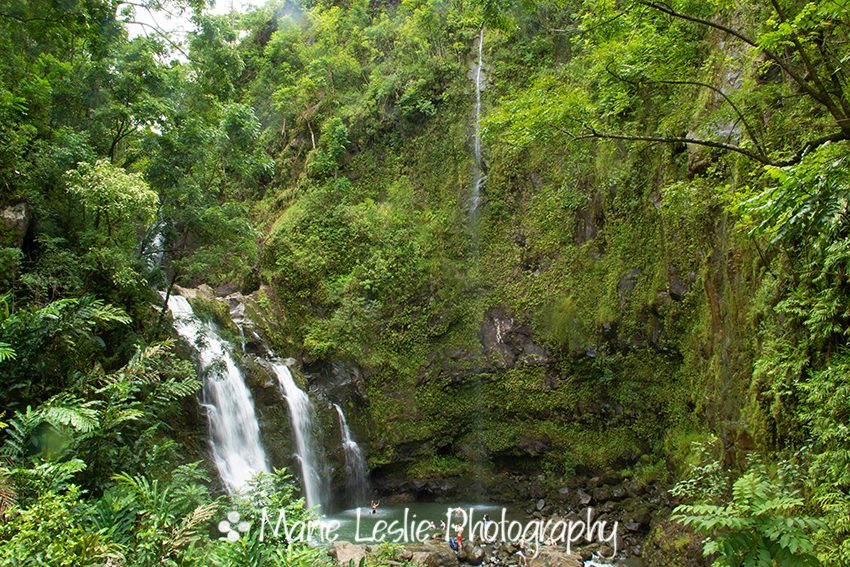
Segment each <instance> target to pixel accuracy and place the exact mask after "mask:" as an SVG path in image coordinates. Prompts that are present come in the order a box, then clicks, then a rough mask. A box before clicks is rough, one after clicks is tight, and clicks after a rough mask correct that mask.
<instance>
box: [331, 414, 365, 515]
mask: <svg viewBox="0 0 850 567" xmlns="http://www.w3.org/2000/svg"><path fill="white" fill-rule="evenodd" d="M334 408H336V413H337V415H338V416H339V429H340V432H341V434H342V451H343V453H344V456H345V490H346V496H347V498H348V503H349V504H350V505H352V506H354V507H359V506H365V505H366V500H367V499H368V498H369V470H368V468H367V467H366V458H365V457H364V456H363V450H362V449H361V448H360V445H358V444H357V441H355V440H354V437H353V436H352V434H351V429H349V427H348V421H347V420H346V419H345V413H344V412H343V411H342V408H341V407H340V406H339V404H334Z"/></svg>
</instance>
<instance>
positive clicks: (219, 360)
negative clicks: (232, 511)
mask: <svg viewBox="0 0 850 567" xmlns="http://www.w3.org/2000/svg"><path fill="white" fill-rule="evenodd" d="M163 296H164V294H163ZM168 309H169V310H170V311H171V313H172V315H173V316H174V328H175V329H176V330H177V333H178V334H179V335H180V336H181V337H183V339H185V340H186V341H187V342H188V343H189V344H190V345H191V346H192V348H194V349H195V350H196V351H197V353H198V358H199V362H200V368H201V371H202V372H203V373H204V375H205V376H204V397H205V402H204V404H203V405H204V407H205V408H206V410H207V417H208V419H209V425H210V445H211V446H212V451H213V458H214V459H215V465H216V467H217V468H218V472H219V475H221V479H222V480H223V481H224V484H225V486H226V487H227V490H228V491H230V492H234V491H237V490H239V489H241V488H244V487H245V486H246V485H247V483H248V481H249V480H250V479H251V477H253V476H254V475H255V474H257V473H259V472H269V466H268V462H267V459H266V452H265V450H264V449H263V445H262V442H261V441H260V426H259V424H258V422H257V416H256V413H255V412H254V400H253V399H252V397H251V392H250V390H248V387H247V386H246V385H245V378H244V376H243V375H242V371H241V370H240V369H239V367H238V366H237V365H236V362H235V361H234V360H233V357H232V356H231V355H230V351H229V348H228V346H227V344H226V343H225V341H224V340H223V339H222V338H221V337H220V336H219V335H218V333H217V332H216V329H215V327H214V326H213V325H212V324H210V323H205V322H203V321H201V320H200V319H198V318H197V317H196V316H195V313H194V312H193V311H192V306H191V305H189V302H188V301H187V300H186V298H185V297H182V296H180V295H172V296H171V297H169V299H168Z"/></svg>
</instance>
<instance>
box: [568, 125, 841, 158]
mask: <svg viewBox="0 0 850 567" xmlns="http://www.w3.org/2000/svg"><path fill="white" fill-rule="evenodd" d="M585 128H587V129H588V130H589V132H588V133H587V134H580V135H577V136H576V135H573V134H570V133H567V134H568V135H569V136H570V137H571V138H572V139H573V140H588V139H593V138H597V139H605V140H626V141H631V142H660V143H663V144H688V145H695V146H705V147H708V148H715V149H718V150H726V151H730V152H735V153H738V154H741V155H743V156H745V157H748V158H750V159H751V160H754V161H757V162H758V163H761V164H764V165H770V166H774V167H786V166H789V165H795V164H798V163H800V161H801V160H802V159H803V157H805V155H806V154H807V153H809V152H810V151H812V150H814V149H815V148H818V147H820V146H822V145H824V144H826V143H828V142H838V141H841V140H848V139H850V134H848V133H847V132H845V131H843V130H841V131H838V132H835V133H834V134H829V135H827V136H822V137H820V138H815V139H814V140H810V141H809V142H806V144H805V145H804V146H803V147H802V148H801V149H800V150H799V151H798V152H797V153H796V154H794V155H793V156H791V157H790V158H788V159H785V160H781V161H776V160H772V159H770V158H769V157H767V156H764V155H761V154H759V153H757V152H754V151H752V150H748V149H747V148H743V147H741V146H737V145H735V144H727V143H723V142H716V141H714V140H699V139H697V138H689V137H687V136H669V137H668V136H638V135H632V134H614V133H610V132H598V131H596V129H594V128H593V127H592V126H587V125H585Z"/></svg>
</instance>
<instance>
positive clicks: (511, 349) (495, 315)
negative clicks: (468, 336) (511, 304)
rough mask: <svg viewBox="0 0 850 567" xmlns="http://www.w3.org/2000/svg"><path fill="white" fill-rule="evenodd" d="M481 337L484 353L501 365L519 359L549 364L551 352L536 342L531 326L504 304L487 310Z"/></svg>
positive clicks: (520, 360) (530, 362)
mask: <svg viewBox="0 0 850 567" xmlns="http://www.w3.org/2000/svg"><path fill="white" fill-rule="evenodd" d="M478 338H479V339H480V340H481V346H482V348H483V349H484V354H485V355H487V356H489V357H490V358H491V359H492V360H493V362H494V363H495V364H496V366H498V367H502V368H510V367H512V366H514V365H516V364H517V363H520V362H522V363H525V364H546V362H547V361H548V360H549V353H548V352H546V350H545V349H544V348H542V347H540V346H539V345H537V344H536V343H535V342H534V339H533V337H532V331H531V326H530V325H528V324H527V323H525V322H524V321H521V320H518V319H517V318H515V317H513V316H512V315H510V314H509V313H508V312H507V311H506V310H505V309H504V308H502V307H492V308H490V309H488V310H487V312H486V313H485V314H484V323H483V324H482V325H481V329H480V330H479V332H478Z"/></svg>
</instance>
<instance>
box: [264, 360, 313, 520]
mask: <svg viewBox="0 0 850 567" xmlns="http://www.w3.org/2000/svg"><path fill="white" fill-rule="evenodd" d="M271 366H272V369H273V370H274V373H275V375H276V376H277V381H278V384H279V385H280V390H281V393H282V394H283V396H284V398H286V403H287V405H288V406H289V419H290V422H291V423H292V433H293V436H294V437H295V446H296V454H295V456H296V457H297V458H298V462H299V464H300V465H301V482H302V485H303V486H304V498H305V499H306V500H307V506H308V507H310V508H312V507H314V506H322V504H324V496H325V489H324V487H325V480H324V479H325V474H324V473H325V471H323V470H321V468H320V467H321V459H320V455H319V454H318V453H317V451H316V450H315V447H316V442H315V439H314V437H313V415H314V411H313V404H312V402H311V401H310V398H309V397H308V396H307V394H306V393H305V392H304V391H303V390H302V389H301V388H299V387H298V384H296V383H295V380H294V379H293V378H292V373H291V372H290V371H289V368H288V367H287V366H286V365H285V364H283V363H282V362H279V361H278V362H272V365H271Z"/></svg>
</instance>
